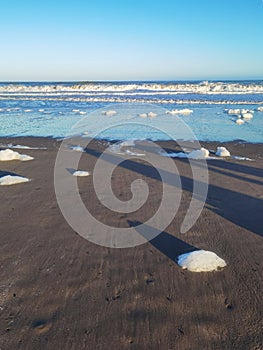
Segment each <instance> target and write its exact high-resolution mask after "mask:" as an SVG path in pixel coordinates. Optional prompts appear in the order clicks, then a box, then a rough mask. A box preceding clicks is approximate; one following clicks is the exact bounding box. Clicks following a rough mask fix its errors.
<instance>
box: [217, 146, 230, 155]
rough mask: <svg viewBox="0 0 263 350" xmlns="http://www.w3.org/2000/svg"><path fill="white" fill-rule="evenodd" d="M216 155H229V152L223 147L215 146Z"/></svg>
mask: <svg viewBox="0 0 263 350" xmlns="http://www.w3.org/2000/svg"><path fill="white" fill-rule="evenodd" d="M216 155H217V156H218V157H230V156H231V154H230V152H229V151H228V150H227V149H226V148H225V147H217V151H216Z"/></svg>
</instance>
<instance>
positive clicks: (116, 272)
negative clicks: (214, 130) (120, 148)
mask: <svg viewBox="0 0 263 350" xmlns="http://www.w3.org/2000/svg"><path fill="white" fill-rule="evenodd" d="M8 142H13V143H19V144H23V145H37V146H46V147H48V150H18V151H19V152H20V153H26V154H29V155H32V156H34V157H35V160H33V161H30V162H19V161H12V162H0V169H1V175H4V174H6V173H14V174H18V175H21V176H26V177H29V178H31V179H32V181H31V182H29V183H25V184H17V185H13V186H0V192H1V204H0V220H1V227H0V239H1V245H0V268H1V270H0V274H1V275H0V276H1V279H0V349H1V350H7V349H8V350H9V349H10V350H14V349H26V350H28V349H36V350H39V349H51V350H53V349H54V350H59V349H61V350H74V349H76V350H82V349H88V350H93V349H94V350H95V349H97V350H111V349H112V350H113V349H114V350H119V349H136V350H137V349H138V350H144V349H145V350H146V349H147V350H149V349H154V350H155V349H163V350H169V349H178V350H196V349H197V350H198V349H202V350H208V349H218V350H221V349H227V350H232V349H237V350H243V349H244V350H259V349H263V339H262V269H263V266H262V265H263V261H262V248H263V245H262V234H263V224H262V222H263V186H262V184H263V179H262V175H263V170H262V169H263V145H251V144H244V143H243V144H242V143H238V142H232V143H229V144H227V145H226V144H225V146H227V148H228V149H229V150H230V151H231V153H232V154H233V155H243V156H247V157H251V158H253V159H254V161H253V162H249V161H236V160H221V161H220V160H213V161H209V162H208V164H209V177H210V180H209V182H210V185H209V193H208V197H207V202H206V205H205V208H204V210H203V212H202V214H201V216H200V218H199V220H198V221H197V223H196V224H195V225H194V227H193V228H192V229H191V230H190V231H189V232H187V233H185V234H180V232H179V227H180V226H179V225H180V223H181V222H182V218H183V216H184V214H185V210H186V208H187V204H188V203H189V199H190V195H191V193H190V191H189V189H190V188H189V186H190V185H189V178H191V172H190V168H189V165H188V162H187V161H186V160H180V159H177V160H176V164H177V166H178V168H179V170H180V174H181V175H182V176H183V179H184V180H182V182H183V187H184V195H183V200H182V204H181V206H180V209H179V211H178V214H177V215H176V217H175V219H174V221H173V222H172V223H171V224H170V225H169V227H167V229H166V231H165V232H163V233H162V234H161V235H160V236H158V237H157V238H155V239H154V240H152V241H151V242H148V243H146V244H144V245H141V246H138V247H134V248H127V249H110V248H105V247H101V246H97V245H95V244H92V243H90V242H89V241H87V240H85V239H83V238H82V237H80V236H79V235H78V234H76V233H75V232H74V231H73V230H72V229H71V228H70V227H69V225H68V224H67V222H66V221H65V220H64V218H63V216H62V214H61V212H60V210H59V208H58V205H57V202H56V197H55V194H54V184H53V167H54V162H55V158H56V153H57V150H58V148H59V145H60V143H59V142H57V141H54V140H52V139H37V138H19V139H11V140H7V139H0V143H5V144H6V143H8ZM202 144H203V145H204V146H206V147H207V148H209V149H216V144H215V143H209V144H205V143H202ZM163 145H165V146H166V147H167V148H170V149H174V145H173V144H172V143H163ZM92 147H93V148H94V149H95V151H98V152H99V151H100V150H101V149H102V148H103V145H101V144H98V143H96V142H95V143H94V144H93V145H92ZM96 154H97V152H89V154H88V153H86V154H83V156H82V159H81V165H80V167H79V168H80V169H87V170H90V171H92V167H93V165H94V164H95V162H96ZM127 164H129V162H128V163H127ZM131 168H132V169H130V168H129V166H127V167H119V168H118V169H116V172H115V174H114V177H113V189H114V190H115V193H116V195H117V196H118V197H119V198H121V199H123V200H125V199H129V198H130V195H131V194H130V192H129V188H130V187H129V184H130V183H131V181H132V180H134V179H135V178H138V177H139V178H140V177H143V178H144V179H146V180H147V181H148V183H149V186H150V196H151V197H150V198H151V200H150V201H147V203H146V204H145V205H144V207H143V208H142V210H141V211H140V212H136V213H133V214H131V215H129V214H123V215H120V214H116V215H113V214H112V213H111V212H110V211H109V210H106V209H105V208H104V207H103V206H102V205H101V204H100V203H99V202H98V200H97V199H96V197H95V194H94V191H93V189H92V177H91V176H90V177H88V178H82V179H79V180H78V182H79V188H80V193H81V195H82V198H83V201H84V202H85V203H86V204H87V206H88V207H89V209H90V210H91V211H92V212H93V214H94V215H95V216H96V217H97V218H98V219H100V220H101V221H103V222H106V223H110V224H111V225H116V226H118V227H127V226H128V225H130V224H131V222H132V223H133V222H144V221H145V219H146V218H148V217H149V216H150V215H152V213H154V211H155V210H156V208H158V205H159V202H160V188H161V187H160V186H161V185H160V181H159V180H158V179H157V178H155V176H151V174H149V172H148V176H146V175H145V174H143V171H142V170H143V169H144V168H143V167H142V166H140V167H138V169H140V170H139V171H137V168H136V167H134V164H133V166H132V167H131ZM153 173H154V172H153ZM190 182H191V181H190ZM190 187H191V186H190ZM195 248H199V249H206V250H211V251H213V252H215V253H217V254H218V255H219V256H220V257H222V258H223V259H224V260H225V261H226V262H227V267H225V268H224V269H223V270H220V271H216V272H209V273H193V272H189V271H187V270H182V269H181V268H180V267H179V266H178V265H177V263H176V262H175V259H176V257H177V256H178V255H179V254H181V253H184V252H189V251H191V250H193V249H195Z"/></svg>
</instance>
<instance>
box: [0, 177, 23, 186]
mask: <svg viewBox="0 0 263 350" xmlns="http://www.w3.org/2000/svg"><path fill="white" fill-rule="evenodd" d="M28 181H30V180H29V179H28V178H26V177H22V176H15V175H14V176H13V175H6V176H3V177H0V186H10V185H15V184H19V183H22V182H28Z"/></svg>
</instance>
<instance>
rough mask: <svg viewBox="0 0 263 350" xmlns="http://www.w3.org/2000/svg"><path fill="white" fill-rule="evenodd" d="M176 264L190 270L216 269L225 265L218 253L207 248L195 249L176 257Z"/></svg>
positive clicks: (204, 270) (205, 270)
mask: <svg viewBox="0 0 263 350" xmlns="http://www.w3.org/2000/svg"><path fill="white" fill-rule="evenodd" d="M177 262H178V265H179V266H181V267H182V268H183V269H187V270H189V271H192V272H209V271H216V270H218V269H219V268H223V267H225V266H226V262H225V261H224V260H223V259H221V258H220V257H219V256H218V255H216V254H215V253H213V252H210V251H207V250H197V251H193V252H190V253H186V254H182V255H180V256H179V257H178V260H177Z"/></svg>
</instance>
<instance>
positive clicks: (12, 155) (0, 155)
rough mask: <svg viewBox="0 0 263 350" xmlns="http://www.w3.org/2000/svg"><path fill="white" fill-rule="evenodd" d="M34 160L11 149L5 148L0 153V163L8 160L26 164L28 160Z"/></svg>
mask: <svg viewBox="0 0 263 350" xmlns="http://www.w3.org/2000/svg"><path fill="white" fill-rule="evenodd" d="M32 159H34V158H33V157H31V156H28V155H27V154H20V153H18V152H15V151H12V150H11V149H9V148H7V149H5V150H3V151H0V161H1V162H7V161H10V160H21V161H22V162H26V161H28V160H32Z"/></svg>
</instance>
